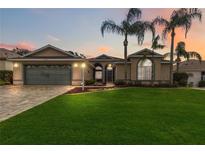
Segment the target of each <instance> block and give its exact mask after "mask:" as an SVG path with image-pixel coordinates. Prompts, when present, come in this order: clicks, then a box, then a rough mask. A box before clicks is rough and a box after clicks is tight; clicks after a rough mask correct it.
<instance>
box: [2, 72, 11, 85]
mask: <svg viewBox="0 0 205 154" xmlns="http://www.w3.org/2000/svg"><path fill="white" fill-rule="evenodd" d="M0 80H2V81H4V82H6V83H11V84H12V83H13V71H0Z"/></svg>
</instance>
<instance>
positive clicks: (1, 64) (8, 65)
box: [0, 60, 13, 71]
mask: <svg viewBox="0 0 205 154" xmlns="http://www.w3.org/2000/svg"><path fill="white" fill-rule="evenodd" d="M0 70H8V71H13V62H10V61H7V60H0Z"/></svg>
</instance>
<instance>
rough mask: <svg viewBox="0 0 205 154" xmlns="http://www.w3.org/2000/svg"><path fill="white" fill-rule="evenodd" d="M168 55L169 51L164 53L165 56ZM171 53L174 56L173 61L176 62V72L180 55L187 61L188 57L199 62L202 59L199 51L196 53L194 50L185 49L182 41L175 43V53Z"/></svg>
mask: <svg viewBox="0 0 205 154" xmlns="http://www.w3.org/2000/svg"><path fill="white" fill-rule="evenodd" d="M168 55H169V53H166V54H165V57H166V56H168ZM173 55H174V56H176V60H175V61H176V63H177V73H178V72H179V63H180V62H181V57H182V58H184V59H185V60H187V61H189V59H190V58H195V59H198V60H199V61H200V62H201V60H202V57H201V55H200V54H199V53H197V52H195V51H187V50H186V48H185V43H184V42H182V41H181V42H178V43H177V47H176V49H175V53H174V54H173Z"/></svg>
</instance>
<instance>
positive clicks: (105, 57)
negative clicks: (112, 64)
mask: <svg viewBox="0 0 205 154" xmlns="http://www.w3.org/2000/svg"><path fill="white" fill-rule="evenodd" d="M95 59H113V58H112V57H111V56H108V55H106V54H102V55H100V56H97V57H95Z"/></svg>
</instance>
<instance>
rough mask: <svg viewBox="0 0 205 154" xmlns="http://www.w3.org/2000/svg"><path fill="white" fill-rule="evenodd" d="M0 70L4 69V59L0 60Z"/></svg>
mask: <svg viewBox="0 0 205 154" xmlns="http://www.w3.org/2000/svg"><path fill="white" fill-rule="evenodd" d="M0 70H5V60H0Z"/></svg>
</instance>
